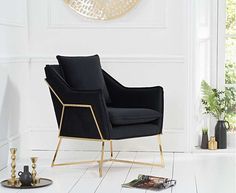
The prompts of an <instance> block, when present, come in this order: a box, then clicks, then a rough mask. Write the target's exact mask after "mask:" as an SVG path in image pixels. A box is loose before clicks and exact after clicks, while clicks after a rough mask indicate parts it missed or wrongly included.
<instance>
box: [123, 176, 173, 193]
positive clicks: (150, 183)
mask: <svg viewBox="0 0 236 193" xmlns="http://www.w3.org/2000/svg"><path fill="white" fill-rule="evenodd" d="M175 184H176V180H172V179H169V178H163V177H157V176H148V175H142V174H140V175H139V176H138V179H135V180H132V181H131V182H129V183H126V184H122V187H125V188H142V189H149V190H156V191H157V190H163V189H167V188H170V187H172V186H174V185H175Z"/></svg>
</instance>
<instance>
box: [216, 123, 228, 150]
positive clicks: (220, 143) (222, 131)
mask: <svg viewBox="0 0 236 193" xmlns="http://www.w3.org/2000/svg"><path fill="white" fill-rule="evenodd" d="M225 123H227V124H228V122H227V121H217V123H216V126H215V137H216V141H217V148H218V149H226V148H227V135H226V129H227V127H226V125H225Z"/></svg>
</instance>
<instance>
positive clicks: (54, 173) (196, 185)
mask: <svg viewBox="0 0 236 193" xmlns="http://www.w3.org/2000/svg"><path fill="white" fill-rule="evenodd" d="M34 154H35V155H37V156H39V157H40V159H39V161H38V167H37V171H38V175H39V176H40V177H45V178H50V179H52V180H53V182H54V183H53V185H51V186H49V187H45V188H41V189H35V190H14V189H7V188H3V187H0V192H1V193H5V192H14V193H15V192H20V193H31V192H34V193H49V192H50V193H67V192H70V193H92V192H96V193H118V192H119V193H120V192H121V193H129V192H130V193H149V192H153V191H145V190H138V189H128V188H122V187H121V184H122V183H126V182H129V181H131V180H132V179H135V178H136V177H137V176H138V174H148V175H155V176H163V177H169V178H173V179H176V180H177V184H176V186H175V187H173V188H170V189H167V190H163V191H161V192H162V193H236V157H235V154H234V153H194V154H185V153H165V154H164V157H165V163H166V166H165V168H158V167H150V166H140V165H133V164H127V163H125V164H124V163H111V162H107V163H105V164H104V170H103V177H101V178H100V177H99V175H98V165H97V164H96V163H94V164H84V165H77V166H63V167H54V168H51V167H50V159H51V157H52V154H53V152H35V153H34ZM99 156H100V154H99V152H78V151H77V152H70V151H63V152H59V160H60V161H72V160H76V159H77V160H78V159H79V158H83V159H97V158H99ZM106 156H108V153H106ZM115 156H116V157H117V158H118V159H130V160H135V161H149V162H155V161H158V160H159V159H158V158H159V153H157V152H116V153H115ZM17 164H18V165H17V171H19V169H21V170H22V167H23V165H30V160H29V159H28V160H19V161H18V162H17ZM9 176H10V168H9V167H8V168H5V169H3V170H2V171H0V180H1V181H2V180H4V179H6V178H9Z"/></svg>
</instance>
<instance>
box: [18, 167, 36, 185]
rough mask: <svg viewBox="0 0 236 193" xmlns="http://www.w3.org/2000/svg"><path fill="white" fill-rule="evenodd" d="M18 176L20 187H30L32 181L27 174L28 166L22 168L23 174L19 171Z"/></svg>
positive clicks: (28, 173) (29, 174)
mask: <svg viewBox="0 0 236 193" xmlns="http://www.w3.org/2000/svg"><path fill="white" fill-rule="evenodd" d="M18 175H19V177H20V178H19V180H20V182H21V185H22V186H30V185H31V183H32V180H33V179H32V175H31V173H30V172H29V166H24V172H22V171H20V172H19V173H18Z"/></svg>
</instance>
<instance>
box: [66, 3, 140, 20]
mask: <svg viewBox="0 0 236 193" xmlns="http://www.w3.org/2000/svg"><path fill="white" fill-rule="evenodd" d="M64 1H65V3H66V4H68V6H69V7H70V8H71V9H73V10H74V11H76V12H77V13H79V14H80V15H82V16H84V17H88V18H91V19H98V20H109V19H114V18H117V17H120V16H121V15H124V14H125V13H127V12H128V11H130V10H131V9H132V8H133V7H134V6H135V5H136V4H137V3H138V2H139V0H102V1H101V0H64Z"/></svg>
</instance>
